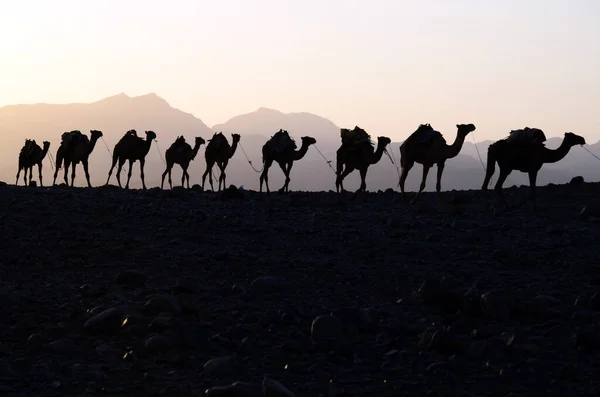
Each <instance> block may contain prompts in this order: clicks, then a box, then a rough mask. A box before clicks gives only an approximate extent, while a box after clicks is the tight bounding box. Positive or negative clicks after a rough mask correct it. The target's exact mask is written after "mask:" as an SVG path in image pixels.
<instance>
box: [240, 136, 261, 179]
mask: <svg viewBox="0 0 600 397" xmlns="http://www.w3.org/2000/svg"><path fill="white" fill-rule="evenodd" d="M238 145H240V148H241V149H242V152H243V153H244V156H245V157H246V161H247V162H248V164H250V167H252V169H253V170H254V171H255V172H256V173H257V174H260V173H261V172H263V169H264V168H265V167H264V165H263V169H260V170H257V169H256V168H255V167H254V166H253V165H252V161H250V158H249V157H248V154H247V153H246V151H245V150H244V147H243V146H242V143H241V142H238Z"/></svg>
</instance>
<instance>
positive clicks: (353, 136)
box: [340, 126, 373, 146]
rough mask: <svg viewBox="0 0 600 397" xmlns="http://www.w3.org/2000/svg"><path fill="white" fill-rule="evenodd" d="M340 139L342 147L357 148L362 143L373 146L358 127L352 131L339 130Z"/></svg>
mask: <svg viewBox="0 0 600 397" xmlns="http://www.w3.org/2000/svg"><path fill="white" fill-rule="evenodd" d="M340 137H341V138H342V146H358V145H362V144H364V143H368V144H370V145H372V144H373V143H372V142H371V136H370V135H369V134H368V133H367V131H365V130H363V129H362V128H360V127H359V126H355V127H354V129H352V130H350V129H348V128H342V129H340Z"/></svg>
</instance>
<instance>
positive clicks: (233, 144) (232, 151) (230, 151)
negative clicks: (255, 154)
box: [229, 140, 238, 158]
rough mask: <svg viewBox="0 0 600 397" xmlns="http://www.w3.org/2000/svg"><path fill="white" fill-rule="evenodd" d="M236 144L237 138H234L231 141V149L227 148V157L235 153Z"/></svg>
mask: <svg viewBox="0 0 600 397" xmlns="http://www.w3.org/2000/svg"><path fill="white" fill-rule="evenodd" d="M237 146H238V141H237V140H234V141H233V142H232V143H231V149H229V158H232V157H233V155H234V154H235V151H236V149H237Z"/></svg>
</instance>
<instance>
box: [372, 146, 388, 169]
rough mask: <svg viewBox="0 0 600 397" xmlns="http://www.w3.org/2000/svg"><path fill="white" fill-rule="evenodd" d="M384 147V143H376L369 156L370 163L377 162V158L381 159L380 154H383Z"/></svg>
mask: <svg viewBox="0 0 600 397" xmlns="http://www.w3.org/2000/svg"><path fill="white" fill-rule="evenodd" d="M384 149H385V146H384V145H382V144H381V143H377V148H376V149H375V152H373V157H372V158H371V164H376V163H378V162H379V160H381V156H383V151H384Z"/></svg>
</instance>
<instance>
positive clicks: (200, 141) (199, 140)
mask: <svg viewBox="0 0 600 397" xmlns="http://www.w3.org/2000/svg"><path fill="white" fill-rule="evenodd" d="M194 141H195V142H196V145H198V146H200V145H204V144H205V143H206V141H205V140H204V139H202V138H201V137H199V136H197V137H196V139H195V140H194Z"/></svg>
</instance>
